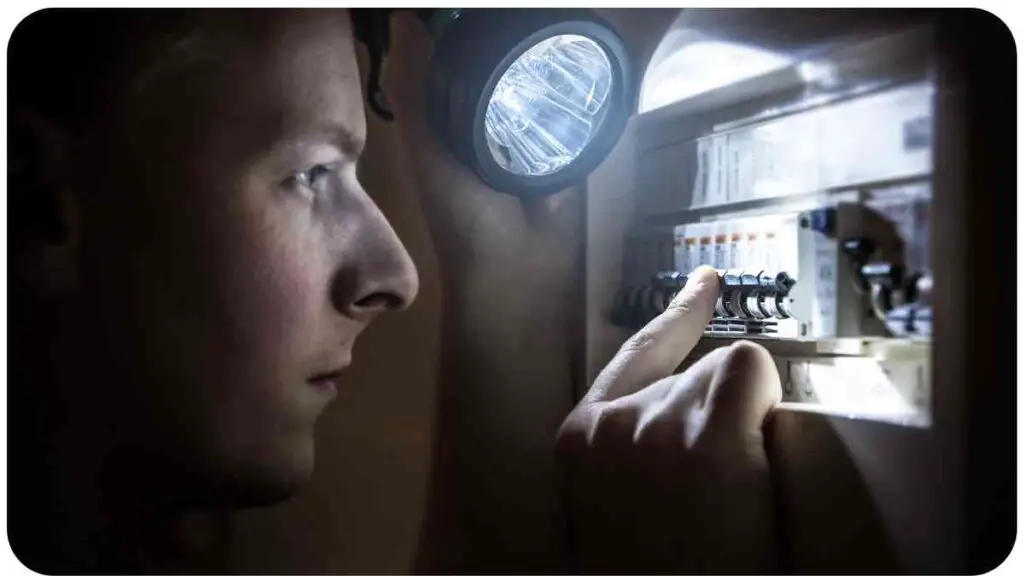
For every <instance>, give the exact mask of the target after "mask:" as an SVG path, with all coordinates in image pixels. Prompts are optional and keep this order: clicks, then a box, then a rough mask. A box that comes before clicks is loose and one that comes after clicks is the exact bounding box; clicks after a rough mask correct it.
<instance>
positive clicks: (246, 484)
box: [197, 441, 314, 508]
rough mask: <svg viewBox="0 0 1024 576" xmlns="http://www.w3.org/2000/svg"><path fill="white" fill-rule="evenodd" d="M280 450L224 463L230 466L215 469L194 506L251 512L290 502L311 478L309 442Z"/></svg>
mask: <svg viewBox="0 0 1024 576" xmlns="http://www.w3.org/2000/svg"><path fill="white" fill-rule="evenodd" d="M281 448H282V449H279V450H274V451H273V453H271V454H266V453H263V454H261V455H260V456H261V457H260V458H253V459H250V460H248V461H245V462H241V461H239V460H238V459H237V457H236V458H229V459H226V461H230V462H231V465H230V466H227V467H217V468H218V469H217V470H216V472H213V473H212V474H211V476H213V478H214V480H212V481H210V482H206V483H204V484H205V486H203V487H201V488H200V489H199V490H198V491H197V495H198V498H197V503H198V504H199V505H200V506H202V507H204V508H254V507H262V506H273V505H275V504H280V503H282V502H286V501H287V500H289V499H291V498H293V497H294V496H296V495H297V494H299V493H300V492H301V491H302V489H303V488H305V487H306V486H307V485H308V484H309V481H310V479H311V478H312V475H313V469H314V451H313V446H312V442H311V441H310V442H308V443H303V445H297V446H295V445H293V446H290V447H281ZM268 456H272V457H268ZM232 460H233V461H232ZM221 461H222V462H224V461H225V460H221Z"/></svg>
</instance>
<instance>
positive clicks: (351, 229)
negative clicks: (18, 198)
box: [11, 10, 418, 505]
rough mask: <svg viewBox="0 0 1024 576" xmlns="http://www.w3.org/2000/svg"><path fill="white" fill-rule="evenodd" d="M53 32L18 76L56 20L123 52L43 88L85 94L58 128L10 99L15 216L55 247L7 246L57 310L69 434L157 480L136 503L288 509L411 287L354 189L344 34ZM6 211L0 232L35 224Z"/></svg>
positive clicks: (117, 28) (276, 29) (19, 38)
mask: <svg viewBox="0 0 1024 576" xmlns="http://www.w3.org/2000/svg"><path fill="white" fill-rule="evenodd" d="M62 12H63V11H48V12H42V13H37V14H36V15H34V16H32V17H30V19H29V20H28V21H27V22H26V23H23V24H22V26H21V27H20V28H19V31H16V32H15V35H14V37H13V38H12V41H11V48H12V52H11V59H12V70H15V71H17V70H19V67H18V66H17V65H16V64H17V58H19V57H21V58H29V59H30V60H32V59H34V58H37V56H35V55H38V54H39V52H33V50H32V48H31V47H32V46H33V45H34V44H38V43H47V42H50V43H52V40H48V39H52V38H55V37H61V36H60V35H59V33H58V32H59V27H60V25H61V24H60V23H61V22H62V21H66V20H67V19H68V18H71V19H72V20H74V21H75V22H77V23H78V24H77V26H78V27H79V28H81V26H83V25H84V26H88V25H89V23H90V22H92V21H93V20H95V21H96V26H97V28H96V30H97V31H98V30H102V31H103V34H104V35H105V40H103V41H104V42H107V43H111V44H112V45H113V46H118V43H120V44H119V45H120V48H121V49H120V50H119V49H116V48H108V49H106V51H104V48H95V49H94V52H95V55H94V57H93V61H92V62H91V64H90V65H89V66H88V67H87V68H84V69H86V70H88V71H89V74H88V75H86V77H85V78H81V77H79V76H82V75H81V74H77V75H76V74H75V73H74V72H71V71H69V72H68V74H67V75H65V76H64V77H63V78H60V77H58V78H57V79H56V80H51V81H56V82H59V81H61V80H62V79H63V80H64V81H66V82H72V81H73V82H74V86H73V88H74V89H73V90H66V91H65V93H66V95H67V97H68V98H75V96H76V95H81V94H84V92H83V91H85V90H86V89H87V88H89V89H91V92H89V93H90V94H94V95H95V94H98V95H99V96H94V97H93V98H92V99H91V100H90V99H88V98H85V97H82V98H75V101H76V102H78V103H81V102H87V101H89V102H93V103H94V106H93V107H92V108H91V109H89V110H87V111H84V112H83V111H81V110H72V112H73V114H72V113H69V114H64V115H62V114H58V113H55V112H54V110H63V111H68V110H71V108H72V106H71V104H68V105H67V106H66V107H64V108H59V105H60V102H57V107H53V106H50V105H51V104H52V103H51V102H42V100H40V99H36V98H34V96H33V95H32V93H31V91H30V90H29V89H28V88H26V89H25V90H24V91H23V92H21V93H20V94H21V97H20V99H19V98H13V99H12V100H14V101H18V104H19V107H18V108H17V109H16V110H17V112H15V114H16V115H17V118H15V120H17V121H18V123H19V124H20V126H21V127H22V130H23V132H24V135H25V142H26V149H31V150H32V151H33V154H32V155H31V156H26V162H25V166H26V168H25V171H24V174H25V176H24V178H22V179H21V180H18V182H20V183H21V184H19V186H20V187H21V189H22V191H23V192H21V193H22V194H23V195H26V196H31V197H33V198H35V199H36V202H34V203H33V202H28V203H26V204H25V205H26V206H43V208H37V210H40V211H41V213H43V214H44V216H43V217H42V218H40V219H39V220H41V221H47V222H51V223H53V222H56V227H57V228H60V229H61V230H62V231H63V232H62V233H61V234H59V235H56V236H54V235H52V234H48V235H43V234H42V233H41V232H40V230H42V227H40V226H36V225H34V224H26V225H25V226H23V227H19V228H18V230H19V232H18V233H19V234H20V235H21V241H19V242H16V243H15V245H16V246H18V247H19V248H18V250H19V251H20V252H19V258H18V260H19V261H21V262H25V263H28V264H27V265H26V266H25V269H26V270H29V271H30V272H31V273H25V274H22V276H23V277H25V278H29V280H28V281H27V285H28V286H29V292H31V293H34V294H35V296H34V298H33V299H34V300H35V301H37V302H38V301H41V300H44V299H45V300H46V301H47V302H48V304H47V305H48V306H56V307H59V308H60V310H62V311H63V312H61V313H60V314H58V316H59V317H60V323H61V329H60V330H59V331H56V332H59V334H60V336H59V338H58V337H54V338H52V340H59V342H57V343H56V344H54V346H55V350H57V352H56V354H58V356H57V357H58V358H60V359H61V361H60V362H59V364H61V365H62V366H58V370H57V371H58V372H60V374H59V379H60V382H61V384H62V385H63V388H62V389H64V390H67V398H68V402H69V406H71V407H72V409H71V410H70V413H73V414H78V415H80V416H83V417H82V420H86V421H90V422H92V423H94V424H95V423H97V422H103V423H104V426H102V427H97V426H93V427H94V428H103V430H104V432H103V433H102V435H103V438H104V439H105V440H104V441H105V442H107V445H108V446H109V447H112V448H113V449H114V452H113V453H115V454H125V455H128V460H129V461H131V462H141V461H145V462H146V463H147V465H150V466H151V467H150V468H147V469H151V470H152V471H153V472H152V473H147V474H142V473H140V472H138V471H137V468H135V467H133V468H132V469H135V470H136V472H135V474H137V475H139V474H141V475H142V476H145V478H144V480H145V482H144V484H145V483H147V482H148V483H151V482H160V483H161V486H162V487H173V488H172V492H174V493H175V498H177V499H181V498H184V499H185V501H186V502H187V503H188V504H190V505H199V504H202V505H224V504H231V505H251V504H266V503H272V502H277V501H280V500H282V499H284V498H287V497H288V496H290V495H291V494H293V493H294V491H295V490H296V489H297V488H298V487H300V486H301V485H302V484H303V483H304V482H305V481H306V480H307V478H308V477H309V475H310V473H311V471H312V466H313V460H314V458H313V455H314V450H313V425H314V423H315V421H316V419H317V417H318V416H319V414H320V413H321V411H322V410H323V409H324V407H325V406H326V404H327V403H328V402H329V401H330V400H331V399H332V397H333V395H334V390H335V386H337V385H344V377H343V375H341V371H342V370H343V369H344V368H345V367H346V366H347V365H348V364H349V362H350V361H351V350H352V346H353V343H354V341H355V339H356V337H357V336H358V335H359V333H360V332H361V331H362V329H363V328H364V327H365V326H366V325H367V324H368V323H369V322H370V321H372V320H373V319H374V318H375V317H376V316H378V315H379V314H380V313H382V312H385V311H389V310H396V309H401V308H404V307H405V306H407V305H408V304H409V303H410V302H411V301H412V300H413V298H414V297H415V294H416V291H417V286H418V280H417V275H416V270H415V268H414V266H413V264H412V262H411V260H410V258H409V256H408V254H407V253H406V252H405V250H404V248H403V247H402V245H401V244H400V242H399V240H398V238H397V236H396V235H395V233H394V231H393V230H392V229H391V227H390V226H389V224H388V223H387V221H386V220H385V219H384V217H383V215H382V214H381V213H380V211H379V210H378V209H377V207H376V206H375V205H374V203H373V202H372V200H371V199H370V198H369V197H368V195H367V194H366V192H365V191H364V190H363V189H362V187H361V186H360V185H359V182H358V181H357V179H356V166H357V163H358V161H359V155H360V152H361V150H362V145H363V140H364V137H365V118H364V107H363V106H364V104H363V98H362V95H361V83H360V78H359V71H358V68H357V65H356V59H355V49H354V41H353V37H352V33H351V26H350V23H349V16H348V14H347V13H346V11H343V10H331V11H324V12H315V11H294V12H293V11H256V10H248V11H196V12H170V11H166V12H165V11H146V12H145V13H144V12H142V11H138V12H135V11H119V13H118V15H117V16H116V17H115V16H110V15H109V14H108V13H100V14H99V15H95V16H92V17H91V18H85V19H83V18H82V17H81V15H80V14H74V13H70V12H63V14H62ZM33 19H34V21H33ZM83 23H84V24H83ZM65 24H66V23H65ZM48 26H49V27H50V28H48ZM94 32H95V31H94ZM55 33H56V34H55ZM81 33H82V32H79V34H81ZM96 33H98V32H96ZM118 34H120V36H118ZM111 38H113V40H112V39H111ZM19 43H21V46H22V47H21V48H19ZM126 47H130V48H131V50H124V48H126ZM63 49H64V50H69V49H73V48H72V47H69V46H65V47H63ZM26 54H30V55H32V54H34V55H33V56H25V55H26ZM114 54H123V56H117V57H115V56H114ZM19 55H20V56H19ZM104 58H106V60H104ZM23 64H24V65H23V66H22V67H21V69H22V70H25V69H28V68H37V67H38V64H39V62H32V61H30V62H28V63H23ZM50 74H51V75H52V74H58V76H60V74H59V71H57V72H55V71H53V70H50ZM18 78H19V77H18V76H17V75H14V76H12V80H11V84H12V86H14V85H16V83H17V82H18ZM22 80H23V81H24V82H26V83H28V82H29V81H30V79H26V78H22ZM13 90H14V91H15V92H17V90H18V89H17V88H13ZM19 100H20V101H19ZM39 102H41V103H42V104H45V105H40V106H35V104H36V103H39ZM48 106H49V108H48ZM13 182H14V181H13V180H12V189H13V188H14V185H13ZM15 192H18V191H15ZM12 193H13V192H12ZM40 198H42V199H44V200H45V202H42V203H40V202H39V201H38V200H39V199H40ZM20 205H21V204H17V203H13V202H12V220H13V219H19V218H22V217H25V218H27V217H28V216H27V214H19V213H18V212H17V206H20ZM26 221H28V220H26ZM44 261H45V262H46V265H41V264H39V263H40V262H44ZM40 292H45V294H44V295H42V296H40ZM15 338H17V336H15ZM83 407H88V408H87V409H83ZM139 458H141V460H139ZM140 478H141V477H140ZM137 480H138V479H137ZM147 485H152V484H147Z"/></svg>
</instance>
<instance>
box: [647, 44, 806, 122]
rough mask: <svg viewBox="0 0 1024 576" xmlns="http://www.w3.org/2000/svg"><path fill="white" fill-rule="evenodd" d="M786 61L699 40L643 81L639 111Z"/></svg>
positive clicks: (763, 71)
mask: <svg viewBox="0 0 1024 576" xmlns="http://www.w3.org/2000/svg"><path fill="white" fill-rule="evenodd" d="M790 63H791V60H790V59H789V58H786V57H784V56H781V55H779V54H775V53H773V52H768V51H765V50H758V49H757V48H752V47H750V46H744V45H741V44H733V43H730V42H720V41H712V40H702V41H698V42H693V43H690V44H686V45H684V46H683V47H682V48H680V49H679V50H678V51H676V52H675V53H674V54H672V55H671V56H669V57H667V58H665V59H664V60H662V61H661V62H660V63H658V65H657V66H656V67H655V68H654V69H653V70H651V71H649V72H648V73H647V75H646V77H645V78H644V83H643V88H642V90H641V94H640V112H641V113H643V112H649V111H651V110H654V109H656V108H661V107H663V106H668V105H669V104H673V103H675V102H679V101H680V100H685V99H687V98H690V97H692V96H696V95H698V94H701V93H704V92H708V91H710V90H714V89H715V88H721V87H722V86H727V85H729V84H733V83H735V82H739V81H740V80H746V79H747V78H753V77H754V76H759V75H761V74H766V73H768V72H771V71H773V70H777V69H779V68H782V67H783V66H787V65H789V64H790Z"/></svg>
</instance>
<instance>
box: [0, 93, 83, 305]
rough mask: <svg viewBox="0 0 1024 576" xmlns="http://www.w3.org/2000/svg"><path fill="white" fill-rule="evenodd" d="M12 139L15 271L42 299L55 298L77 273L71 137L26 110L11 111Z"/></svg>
mask: <svg viewBox="0 0 1024 576" xmlns="http://www.w3.org/2000/svg"><path fill="white" fill-rule="evenodd" d="M8 135H9V136H8V144H9V147H8V167H9V168H8V175H7V182H8V201H9V204H8V208H9V209H10V212H9V215H8V224H9V226H10V231H9V239H10V240H11V244H12V253H13V254H14V257H15V258H14V260H15V265H16V272H17V273H18V275H19V276H21V279H23V280H24V281H26V282H27V284H28V287H29V288H30V289H32V290H33V291H34V292H38V295H39V296H42V297H48V296H55V295H57V294H56V293H59V292H63V291H65V290H66V289H68V288H69V287H70V286H71V285H73V284H74V282H75V279H76V269H77V264H76V263H77V258H76V256H77V242H76V238H77V233H78V230H77V226H76V220H77V210H76V208H75V205H76V202H75V200H76V199H75V195H74V194H73V193H72V190H71V188H70V184H69V183H70V182H72V180H71V179H70V175H71V170H70V166H69V158H70V137H69V134H68V132H67V131H65V130H64V129H62V128H61V127H59V126H58V125H57V124H56V123H54V122H51V121H50V120H48V119H46V118H44V117H42V116H40V115H39V114H37V113H35V112H34V111H31V110H27V109H17V110H13V111H12V114H11V116H10V127H9V132H8Z"/></svg>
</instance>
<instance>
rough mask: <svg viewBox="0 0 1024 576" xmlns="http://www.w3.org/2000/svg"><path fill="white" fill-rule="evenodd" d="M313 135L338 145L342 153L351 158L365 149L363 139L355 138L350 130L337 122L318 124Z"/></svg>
mask: <svg viewBox="0 0 1024 576" xmlns="http://www.w3.org/2000/svg"><path fill="white" fill-rule="evenodd" d="M314 133H315V134H317V135H318V136H325V137H327V138H328V139H329V140H330V141H331V142H333V143H336V144H338V145H339V147H340V148H341V150H342V152H344V153H345V154H348V155H351V156H359V155H360V154H362V152H363V149H364V148H366V140H365V139H364V138H360V137H357V136H356V135H355V134H354V133H353V132H352V130H351V129H349V128H348V127H347V126H345V125H344V124H340V123H338V122H324V123H321V124H318V125H317V126H316V128H315V130H314Z"/></svg>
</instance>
